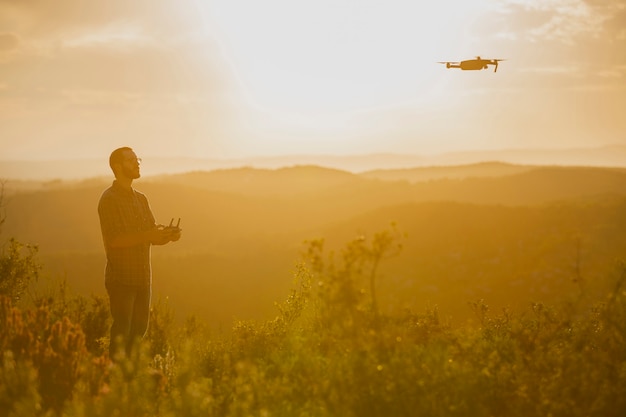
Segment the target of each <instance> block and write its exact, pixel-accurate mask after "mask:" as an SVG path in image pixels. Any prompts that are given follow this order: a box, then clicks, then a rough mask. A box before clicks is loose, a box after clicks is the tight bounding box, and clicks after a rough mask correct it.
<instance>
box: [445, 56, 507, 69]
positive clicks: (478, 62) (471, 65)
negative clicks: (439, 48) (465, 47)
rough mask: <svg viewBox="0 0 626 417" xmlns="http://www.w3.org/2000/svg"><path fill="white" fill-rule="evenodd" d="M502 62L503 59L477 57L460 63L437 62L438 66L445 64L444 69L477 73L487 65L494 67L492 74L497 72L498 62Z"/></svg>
mask: <svg viewBox="0 0 626 417" xmlns="http://www.w3.org/2000/svg"><path fill="white" fill-rule="evenodd" d="M500 61H504V60H503V59H482V58H481V57H479V56H477V57H476V59H468V60H465V61H461V62H448V61H444V62H439V63H440V64H446V68H460V69H462V70H464V71H477V70H482V69H487V68H488V67H489V65H493V66H495V68H494V70H493V72H496V71H498V62H500Z"/></svg>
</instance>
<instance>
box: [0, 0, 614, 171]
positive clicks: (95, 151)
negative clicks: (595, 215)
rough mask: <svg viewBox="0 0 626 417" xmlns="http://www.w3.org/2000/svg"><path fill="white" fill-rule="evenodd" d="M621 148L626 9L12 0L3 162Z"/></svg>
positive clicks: (1, 33) (569, 2)
mask: <svg viewBox="0 0 626 417" xmlns="http://www.w3.org/2000/svg"><path fill="white" fill-rule="evenodd" d="M476 55H480V56H481V57H483V58H502V59H506V61H504V62H502V63H501V64H500V66H499V68H498V72H497V73H494V72H493V67H490V69H489V70H488V71H484V70H483V71H461V70H458V69H446V67H445V65H441V64H438V63H437V61H448V60H450V61H459V60H462V59H468V58H473V57H474V56H476ZM615 143H623V144H626V0H617V1H616V0H527V1H524V0H502V1H490V0H476V1H474V0H456V1H448V0H441V1H429V2H425V1H424V2H422V1H416V0H376V1H373V0H263V1H260V0H133V1H128V0H107V1H104V0H102V1H96V0H93V1H85V0H19V1H17V0H0V159H42V158H50V157H67V158H84V157H102V156H103V155H104V156H105V157H106V156H108V154H109V153H110V151H111V150H112V149H113V148H115V147H118V146H123V145H129V146H132V147H133V148H135V150H136V151H137V153H138V154H140V155H141V156H164V155H172V156H196V157H208V158H213V157H218V158H222V157H248V156H254V155H281V154H305V153H316V154H349V153H359V154H364V153H370V152H402V153H412V154H429V153H438V152H444V151H451V150H472V149H494V148H495V149H501V148H509V147H514V148H525V147H546V148H561V147H567V146H577V147H587V146H589V147H591V146H596V145H603V144H615Z"/></svg>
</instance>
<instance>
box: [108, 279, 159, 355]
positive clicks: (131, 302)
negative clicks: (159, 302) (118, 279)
mask: <svg viewBox="0 0 626 417" xmlns="http://www.w3.org/2000/svg"><path fill="white" fill-rule="evenodd" d="M107 292H108V293H109V302H110V304H111V316H113V325H112V326H111V340H110V345H109V356H110V357H111V358H112V359H114V358H115V354H116V353H117V351H118V350H119V349H120V348H121V347H122V346H123V347H124V349H125V352H126V354H127V355H129V354H130V350H131V347H132V346H133V344H134V343H135V342H136V341H137V340H139V339H141V338H142V337H143V336H144V335H145V334H146V330H148V321H149V318H150V298H151V295H152V291H151V289H150V287H145V288H133V287H125V286H122V285H107Z"/></svg>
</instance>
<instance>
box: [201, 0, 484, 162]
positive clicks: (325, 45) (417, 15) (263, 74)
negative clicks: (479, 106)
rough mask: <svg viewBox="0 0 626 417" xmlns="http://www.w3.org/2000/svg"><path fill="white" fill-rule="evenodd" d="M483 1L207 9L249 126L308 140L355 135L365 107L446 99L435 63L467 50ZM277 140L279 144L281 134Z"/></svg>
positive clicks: (222, 4)
mask: <svg viewBox="0 0 626 417" xmlns="http://www.w3.org/2000/svg"><path fill="white" fill-rule="evenodd" d="M244 3H245V4H244ZM242 7H245V8H246V9H247V11H246V14H245V15H243V14H242V13H241V12H240V11H241V9H242ZM486 8H487V2H469V3H468V2H451V1H443V2H437V3H428V4H425V3H420V2H412V1H392V2H384V3H383V2H377V1H364V2H354V1H342V2H336V1H329V0H326V1H316V2H306V3H305V4H303V3H302V2H297V3H296V2H290V1H287V0H273V1H269V2H262V3H261V2H245V1H217V2H213V3H211V6H210V7H209V6H207V8H206V9H205V13H206V14H207V16H209V19H208V20H210V21H211V22H213V24H214V25H216V27H217V28H218V31H219V33H220V36H219V37H220V39H222V43H221V47H222V51H223V52H224V54H225V56H226V57H227V60H228V61H229V62H230V64H231V66H232V69H233V72H234V74H236V77H237V79H238V80H239V83H240V86H241V89H242V91H243V94H244V96H245V99H246V101H247V102H248V104H249V106H250V115H249V117H250V120H253V121H252V122H251V123H252V124H253V125H254V127H255V129H259V128H260V129H261V130H263V129H264V130H265V131H266V132H268V133H269V134H270V135H274V136H276V137H277V136H278V132H282V133H283V134H285V133H288V132H291V137H290V139H289V141H293V140H295V139H294V135H293V134H294V133H295V132H307V133H306V134H299V135H297V137H298V138H299V140H300V141H301V142H307V141H308V140H312V138H313V137H315V138H316V139H315V140H316V141H319V137H320V136H321V135H330V136H334V137H337V136H341V137H343V138H344V139H346V138H348V137H350V136H352V137H353V138H354V140H356V138H361V139H362V136H363V133H364V131H367V132H371V131H372V123H368V122H367V115H368V114H369V112H370V111H371V110H373V109H376V110H378V109H388V108H392V107H397V106H400V107H402V106H409V107H410V106H412V105H413V104H415V103H417V102H428V103H430V104H431V105H433V106H436V105H437V102H438V101H442V100H449V97H446V95H445V94H444V95H442V94H441V88H442V83H445V81H444V79H443V78H442V76H444V75H445V72H442V71H441V68H440V67H439V66H438V65H437V64H436V62H437V61H439V60H441V59H451V58H450V57H454V56H461V55H462V54H463V53H465V54H467V53H469V51H471V50H472V49H471V45H472V43H473V41H472V38H471V36H470V29H471V25H472V23H473V22H474V19H477V18H479V17H480V16H481V14H482V13H484V12H485V10H486ZM379 121H380V120H379ZM275 140H276V145H277V147H280V146H284V144H285V141H286V140H280V139H275ZM303 146H305V147H306V145H305V144H303ZM303 150H307V149H303ZM272 151H274V152H276V151H278V149H276V148H274V149H272Z"/></svg>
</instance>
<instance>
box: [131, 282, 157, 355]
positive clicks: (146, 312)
mask: <svg viewBox="0 0 626 417" xmlns="http://www.w3.org/2000/svg"><path fill="white" fill-rule="evenodd" d="M151 296H152V291H151V288H150V287H148V288H138V289H136V290H135V299H134V305H133V315H132V318H131V321H130V331H129V338H128V344H127V346H126V349H127V352H128V351H130V348H131V347H132V346H133V344H134V343H136V342H137V340H140V339H142V338H143V337H144V335H145V334H146V331H147V330H148V322H149V321H150V299H151Z"/></svg>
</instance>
